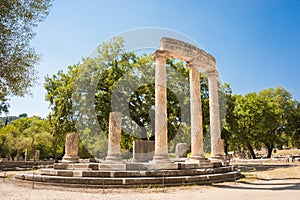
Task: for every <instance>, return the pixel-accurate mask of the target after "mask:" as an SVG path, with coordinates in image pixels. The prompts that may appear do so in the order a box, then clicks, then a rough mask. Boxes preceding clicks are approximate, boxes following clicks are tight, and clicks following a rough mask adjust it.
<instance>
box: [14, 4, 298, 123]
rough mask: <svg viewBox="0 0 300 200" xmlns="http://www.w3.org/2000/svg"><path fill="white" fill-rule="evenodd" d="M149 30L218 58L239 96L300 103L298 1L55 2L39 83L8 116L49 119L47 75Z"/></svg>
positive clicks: (41, 30)
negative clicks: (279, 90) (172, 34)
mask: <svg viewBox="0 0 300 200" xmlns="http://www.w3.org/2000/svg"><path fill="white" fill-rule="evenodd" d="M143 27H160V28H167V29H171V30H174V31H178V32H181V33H183V34H185V35H187V36H189V37H190V38H192V39H194V40H195V41H196V42H197V43H198V44H199V45H200V46H201V47H203V48H204V49H205V50H206V51H208V52H209V53H211V54H212V55H213V56H214V57H215V58H216V60H217V67H218V70H219V74H220V75H221V77H222V80H223V82H227V83H229V84H230V86H231V88H232V89H233V92H234V93H238V94H245V93H248V92H254V91H260V90H262V89H266V88H270V87H276V86H283V87H284V88H286V89H287V90H288V91H290V92H291V93H292V94H293V97H294V98H295V99H297V100H300V81H299V77H300V1H297V0H272V1H271V0H269V1H267V0H251V1H250V0H249V1H246V0H240V1H236V0H230V1H227V0H218V1H215V0H212V1H202V0H194V1H192V0H190V1H189V0H187V1H183V0H130V1H123V0H119V1H117V0H110V1H104V0H103V1H101V0H89V1H84V0H64V1H58V0H56V1H54V2H53V7H52V8H51V11H50V15H49V16H48V17H47V18H46V20H45V21H44V22H42V23H40V24H39V26H38V28H36V33H37V35H36V37H35V39H34V40H33V41H32V45H33V46H34V48H35V49H36V51H37V52H38V53H40V54H42V61H41V62H40V64H39V65H37V66H36V69H37V71H38V72H39V77H40V78H39V80H38V84H37V86H36V87H35V88H33V89H32V96H26V97H25V98H16V97H12V98H11V101H10V104H11V108H10V113H9V115H19V114H20V113H27V114H28V115H29V116H32V115H39V116H42V117H45V116H46V115H47V114H48V112H49V110H48V103H47V102H46V101H44V96H45V90H44V89H43V82H44V77H45V76H46V75H47V74H49V75H52V74H54V73H57V71H58V70H66V68H67V66H68V65H72V64H76V63H78V62H80V60H81V58H83V57H85V56H87V55H89V54H90V53H91V51H93V50H94V49H95V48H96V46H97V45H98V44H100V43H101V42H102V41H105V40H107V39H109V38H110V37H112V36H114V35H117V34H119V33H121V32H124V31H128V30H131V29H136V28H143Z"/></svg>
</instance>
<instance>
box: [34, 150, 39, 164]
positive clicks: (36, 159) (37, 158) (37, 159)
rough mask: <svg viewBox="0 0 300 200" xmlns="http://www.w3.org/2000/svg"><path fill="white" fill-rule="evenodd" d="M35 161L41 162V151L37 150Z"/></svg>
mask: <svg viewBox="0 0 300 200" xmlns="http://www.w3.org/2000/svg"><path fill="white" fill-rule="evenodd" d="M34 160H35V161H40V150H35V152H34Z"/></svg>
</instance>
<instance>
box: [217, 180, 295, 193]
mask: <svg viewBox="0 0 300 200" xmlns="http://www.w3.org/2000/svg"><path fill="white" fill-rule="evenodd" d="M259 181H260V182H248V181H238V182H237V183H236V184H235V185H223V184H222V185H219V184H213V186H214V187H218V188H223V189H234V190H269V191H280V190H300V179H299V178H295V179H291V178H287V179H282V180H280V181H282V182H278V179H268V180H261V179H260V180H259Z"/></svg>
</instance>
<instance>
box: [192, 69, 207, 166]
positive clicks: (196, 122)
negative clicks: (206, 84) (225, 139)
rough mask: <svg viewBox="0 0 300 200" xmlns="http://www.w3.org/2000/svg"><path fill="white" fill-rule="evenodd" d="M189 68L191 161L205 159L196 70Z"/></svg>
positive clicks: (198, 79)
mask: <svg viewBox="0 0 300 200" xmlns="http://www.w3.org/2000/svg"><path fill="white" fill-rule="evenodd" d="M189 67H190V96H191V97H190V99H191V100H190V102H191V103H190V106H191V153H192V155H191V157H190V158H191V159H196V160H200V159H205V157H204V152H203V125H202V102H201V94H200V76H199V71H198V69H197V68H196V67H195V66H193V65H192V64H189Z"/></svg>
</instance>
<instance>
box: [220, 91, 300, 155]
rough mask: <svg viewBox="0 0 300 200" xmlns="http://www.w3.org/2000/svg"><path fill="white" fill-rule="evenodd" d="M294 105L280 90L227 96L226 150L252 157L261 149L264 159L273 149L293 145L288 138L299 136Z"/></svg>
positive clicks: (287, 95)
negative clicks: (262, 149) (247, 152)
mask: <svg viewBox="0 0 300 200" xmlns="http://www.w3.org/2000/svg"><path fill="white" fill-rule="evenodd" d="M297 105H298V102H297V101H295V100H293V99H292V95H291V94H290V93H289V92H288V91H287V90H285V89H284V88H282V87H277V88H275V89H273V88H270V89H266V90H262V91H260V92H258V93H248V94H246V95H244V96H242V95H233V96H232V95H229V96H228V97H227V112H226V122H225V126H224V129H223V133H224V134H223V137H224V139H225V143H227V145H228V146H229V148H230V150H245V149H247V150H248V151H249V153H250V154H251V157H252V158H256V155H255V152H254V149H260V148H262V147H265V148H266V149H267V150H268V155H267V157H271V154H272V150H273V149H274V148H280V149H282V148H283V147H291V146H296V143H297V142H296V143H295V142H292V141H294V140H293V139H292V140H291V138H293V137H294V139H297V137H298V135H299V134H298V133H297V126H299V125H298V124H299V121H297V120H299V118H297V116H299V111H298V110H297ZM296 141H299V140H296Z"/></svg>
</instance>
